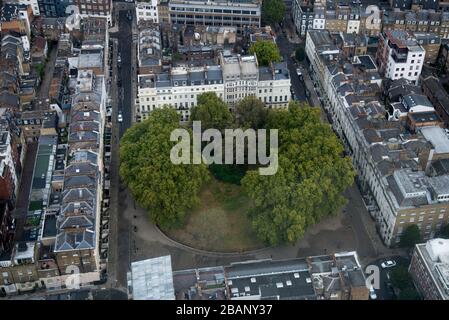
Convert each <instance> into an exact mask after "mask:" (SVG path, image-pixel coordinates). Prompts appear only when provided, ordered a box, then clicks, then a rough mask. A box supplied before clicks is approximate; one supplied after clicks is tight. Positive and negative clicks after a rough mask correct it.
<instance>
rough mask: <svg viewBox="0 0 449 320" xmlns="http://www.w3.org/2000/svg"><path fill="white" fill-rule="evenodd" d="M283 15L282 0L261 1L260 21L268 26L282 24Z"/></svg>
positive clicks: (283, 5) (283, 6)
mask: <svg viewBox="0 0 449 320" xmlns="http://www.w3.org/2000/svg"><path fill="white" fill-rule="evenodd" d="M284 15H285V3H284V1H283V0H263V1H262V20H263V21H264V22H265V23H266V24H269V25H274V24H276V23H280V22H282V20H284Z"/></svg>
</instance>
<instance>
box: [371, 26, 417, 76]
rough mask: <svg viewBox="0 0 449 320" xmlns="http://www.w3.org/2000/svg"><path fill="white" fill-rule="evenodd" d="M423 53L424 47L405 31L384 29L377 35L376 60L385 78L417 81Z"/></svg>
mask: <svg viewBox="0 0 449 320" xmlns="http://www.w3.org/2000/svg"><path fill="white" fill-rule="evenodd" d="M425 55H426V51H425V49H424V48H423V47H422V46H421V45H420V44H419V43H418V42H417V41H416V39H415V38H414V37H412V36H411V35H410V34H409V33H408V32H407V31H404V30H390V31H385V32H382V33H381V35H380V37H379V47H378V49H377V54H376V60H377V63H378V65H379V71H380V72H381V74H382V75H384V76H385V77H386V78H389V79H392V80H396V79H400V78H405V79H407V80H410V81H413V82H415V83H417V82H418V79H419V76H420V75H421V70H422V66H423V64H424V57H425Z"/></svg>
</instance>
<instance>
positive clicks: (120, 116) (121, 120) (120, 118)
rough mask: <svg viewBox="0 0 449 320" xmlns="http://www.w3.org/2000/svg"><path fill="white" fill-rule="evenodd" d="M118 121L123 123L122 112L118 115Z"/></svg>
mask: <svg viewBox="0 0 449 320" xmlns="http://www.w3.org/2000/svg"><path fill="white" fill-rule="evenodd" d="M117 121H118V122H123V116H122V113H121V112H120V113H119V114H118V116H117Z"/></svg>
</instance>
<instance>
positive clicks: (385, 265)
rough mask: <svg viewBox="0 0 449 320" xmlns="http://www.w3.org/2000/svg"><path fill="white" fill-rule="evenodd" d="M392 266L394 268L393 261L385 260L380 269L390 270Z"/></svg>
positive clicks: (394, 262) (394, 263)
mask: <svg viewBox="0 0 449 320" xmlns="http://www.w3.org/2000/svg"><path fill="white" fill-rule="evenodd" d="M394 266H396V261H394V260H387V261H384V262H382V264H381V267H382V269H387V268H392V267H394Z"/></svg>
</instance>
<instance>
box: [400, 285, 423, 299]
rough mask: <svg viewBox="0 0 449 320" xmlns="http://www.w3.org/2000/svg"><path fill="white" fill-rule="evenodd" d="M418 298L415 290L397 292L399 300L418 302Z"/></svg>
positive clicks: (407, 289) (406, 289)
mask: <svg viewBox="0 0 449 320" xmlns="http://www.w3.org/2000/svg"><path fill="white" fill-rule="evenodd" d="M420 298H421V297H420V296H419V294H418V292H417V291H416V289H415V288H413V287H408V288H405V289H404V290H401V292H399V296H398V299H399V300H420Z"/></svg>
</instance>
